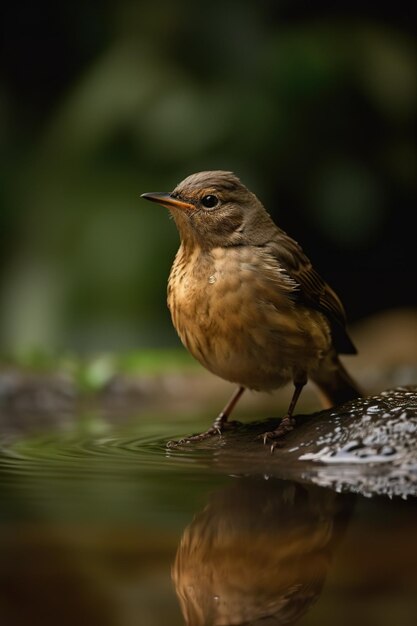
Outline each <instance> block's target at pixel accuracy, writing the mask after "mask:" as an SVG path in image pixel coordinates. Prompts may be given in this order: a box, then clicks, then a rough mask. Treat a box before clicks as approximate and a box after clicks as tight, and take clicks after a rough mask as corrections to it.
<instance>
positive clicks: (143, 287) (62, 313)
mask: <svg viewBox="0 0 417 626" xmlns="http://www.w3.org/2000/svg"><path fill="white" fill-rule="evenodd" d="M410 8H411V5H410ZM3 29H4V33H3V41H4V50H3V55H2V64H3V72H2V79H1V88H0V125H1V131H2V132H1V149H0V150H1V151H0V154H1V161H2V168H1V172H2V174H1V181H2V184H1V190H0V194H1V196H0V202H1V209H0V233H1V246H0V301H1V309H0V341H1V344H0V345H1V351H2V353H3V355H9V356H10V355H11V356H19V355H25V354H28V353H31V352H33V351H42V352H46V353H54V352H55V353H56V352H60V351H63V350H72V351H75V352H78V353H90V352H93V351H100V350H115V351H124V350H130V349H141V348H143V347H150V346H151V347H154V346H155V347H157V346H175V345H178V340H177V338H176V335H175V332H174V330H173V329H172V327H171V323H170V319H169V314H168V311H167V309H166V304H165V292H166V281H167V276H168V272H169V268H170V265H171V262H172V258H173V256H174V254H175V251H176V249H177V245H178V237H177V233H176V230H175V227H174V224H173V223H172V221H170V220H169V219H168V215H167V213H166V211H165V210H164V209H162V208H160V207H157V206H155V205H150V204H148V203H145V202H143V201H142V200H140V198H139V196H140V194H141V193H143V192H145V191H165V190H170V189H172V188H173V187H174V186H175V185H176V183H177V182H178V181H179V180H181V179H182V178H184V177H185V176H187V175H188V174H190V173H192V172H195V171H198V170H202V169H228V170H233V171H234V172H236V173H237V174H238V175H239V176H240V177H241V179H242V180H243V182H245V183H246V184H247V185H248V186H249V187H250V188H251V189H252V190H253V191H255V192H256V193H257V195H258V196H259V197H260V198H261V199H262V200H263V201H264V203H265V205H266V206H267V208H268V209H269V210H270V212H271V213H272V214H273V216H274V218H275V219H276V221H277V222H278V223H279V225H280V226H281V227H283V228H284V229H285V230H287V231H288V232H289V233H290V234H291V235H292V236H293V237H294V238H295V239H297V240H298V241H300V242H301V243H302V245H303V247H304V249H305V251H306V252H307V254H308V255H309V256H310V258H311V259H312V260H313V262H314V263H315V265H316V266H317V268H318V269H319V271H320V272H321V273H322V275H323V276H324V277H325V278H326V279H327V280H328V281H329V282H330V283H331V284H332V285H333V286H334V288H335V289H336V290H337V291H338V293H339V294H340V295H341V297H342V299H343V301H344V302H345V305H346V308H347V311H348V316H349V319H350V320H351V321H357V320H360V319H361V318H364V317H366V316H368V315H370V314H372V313H375V312H377V311H381V310H385V309H391V308H396V307H409V306H413V305H415V304H416V289H415V282H416V281H415V245H416V244H415V228H414V227H413V226H411V216H412V214H413V212H414V207H415V197H416V176H415V174H416V150H415V143H414V137H413V131H414V130H415V116H416V98H417V78H416V77H417V72H416V65H417V63H416V50H415V40H414V23H413V21H412V19H411V15H410V11H409V8H408V5H407V3H394V4H391V5H390V7H389V10H388V9H384V8H383V6H378V5H377V4H374V6H372V4H371V3H369V4H366V3H358V4H356V3H355V2H344V1H342V2H337V3H334V2H320V1H318V2H315V3H311V2H297V1H293V2H274V1H272V0H271V1H264V2H257V3H255V2H253V1H249V0H240V1H234V2H233V1H226V2H225V1H220V0H212V1H211V2H206V3H199V2H195V3H191V2H186V1H185V0H178V1H176V2H169V1H167V0H152V1H149V0H145V1H143V2H133V1H131V0H119V1H118V2H101V3H86V2H81V0H73V2H71V3H69V2H61V3H55V4H52V3H51V4H47V3H44V2H42V1H40V2H29V1H28V0H23V1H21V2H19V3H11V2H8V3H7V4H6V8H5V13H4V18H3Z"/></svg>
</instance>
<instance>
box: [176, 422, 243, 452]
mask: <svg viewBox="0 0 417 626" xmlns="http://www.w3.org/2000/svg"><path fill="white" fill-rule="evenodd" d="M239 424H240V422H236V421H233V422H228V421H226V420H222V419H221V416H219V417H218V418H217V419H216V420H215V421H214V423H213V425H212V426H210V428H209V429H208V430H206V431H204V432H203V433H197V434H196V435H189V436H188V437H184V438H183V439H179V440H178V441H174V440H173V441H168V443H167V444H166V445H167V448H178V447H179V446H183V445H187V444H189V443H195V442H199V441H204V440H205V439H211V437H216V436H217V437H221V436H222V434H223V433H224V432H225V431H226V430H234V429H235V428H236V427H237V426H239Z"/></svg>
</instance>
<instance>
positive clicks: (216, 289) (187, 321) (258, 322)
mask: <svg viewBox="0 0 417 626" xmlns="http://www.w3.org/2000/svg"><path fill="white" fill-rule="evenodd" d="M215 278H216V274H215V273H213V274H211V275H210V276H208V279H207V281H204V284H203V287H204V288H201V284H202V281H198V282H196V283H195V284H194V282H193V281H192V280H191V279H190V280H189V281H188V282H187V281H183V284H182V286H181V288H179V289H176V290H175V292H174V293H173V294H172V295H171V298H169V307H170V309H171V314H172V319H173V323H174V326H175V328H176V330H177V332H178V334H179V336H180V338H181V340H182V342H183V344H184V345H185V346H186V348H187V349H188V350H189V352H191V354H192V355H193V356H194V357H195V358H196V359H197V360H198V361H200V363H201V364H202V365H204V367H206V368H207V369H208V370H210V371H211V372H213V373H214V374H216V375H217V376H220V377H221V378H223V379H225V380H228V381H231V382H235V383H237V384H239V385H242V386H244V387H248V388H250V389H257V390H269V389H276V388H278V387H280V386H282V385H284V384H286V383H287V382H289V381H290V380H292V379H293V378H294V372H295V371H297V370H298V369H300V365H301V369H306V371H308V370H309V369H311V368H312V367H313V365H314V363H316V362H317V358H318V354H319V352H320V350H322V349H323V348H324V347H325V341H324V340H323V337H322V333H321V332H319V333H316V334H318V336H319V338H320V339H322V340H321V341H316V340H315V339H314V332H313V333H312V332H309V325H310V326H312V330H314V324H313V323H310V320H309V316H310V312H309V311H307V310H304V312H303V310H302V309H300V308H297V309H295V307H294V306H293V303H292V301H291V300H290V299H288V297H287V296H285V297H284V296H282V297H279V295H277V289H276V286H275V285H273V286H269V285H268V288H269V289H271V294H270V296H271V297H270V298H268V291H267V289H266V288H265V286H262V285H259V284H257V283H256V282H253V281H248V280H247V281H242V277H241V276H240V278H239V274H238V273H236V272H234V273H232V274H231V275H230V276H228V280H227V281H223V283H222V281H221V280H219V281H217V279H215ZM226 285H227V287H226ZM271 287H273V289H272V288H271Z"/></svg>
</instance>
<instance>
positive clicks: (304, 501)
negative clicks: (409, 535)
mask: <svg viewBox="0 0 417 626" xmlns="http://www.w3.org/2000/svg"><path fill="white" fill-rule="evenodd" d="M354 502H355V500H354V496H351V495H349V494H337V493H335V492H333V491H332V490H330V489H321V488H319V487H315V486H313V485H301V484H297V483H296V482H290V481H283V480H278V479H274V478H272V477H271V478H270V479H269V480H267V481H265V480H262V479H258V478H253V477H240V478H238V479H235V480H234V481H232V482H231V483H230V484H229V486H227V487H226V488H223V489H221V490H219V491H217V492H214V493H212V494H211V495H210V499H209V501H208V503H207V504H206V506H205V507H204V509H203V510H202V511H200V512H199V513H197V514H196V515H195V516H194V519H193V520H192V522H191V523H190V525H189V526H188V527H187V528H186V529H185V531H184V532H183V535H182V537H181V542H180V544H179V546H178V550H177V554H176V558H175V562H174V564H173V567H172V578H173V582H174V585H175V590H176V592H177V595H178V599H179V602H180V606H181V610H182V613H183V615H184V619H185V622H186V624H187V626H208V625H210V626H230V625H232V624H233V625H234V626H237V625H239V626H266V625H269V626H272V625H275V626H278V625H279V624H281V625H282V624H286V625H287V626H290V625H291V624H295V623H298V621H299V620H300V618H301V616H302V615H304V614H305V613H306V612H307V611H308V610H309V609H310V608H311V606H312V605H313V604H314V603H315V602H316V601H317V599H318V598H319V597H320V594H321V591H322V588H323V584H324V582H325V579H326V576H327V574H328V571H329V569H330V567H331V564H332V559H333V556H334V553H335V551H336V550H337V547H338V545H339V543H340V541H341V540H342V538H343V536H344V534H345V531H346V529H347V527H348V524H349V521H350V518H351V514H352V511H353V507H354Z"/></svg>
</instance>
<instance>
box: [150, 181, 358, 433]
mask: <svg viewBox="0 0 417 626" xmlns="http://www.w3.org/2000/svg"><path fill="white" fill-rule="evenodd" d="M144 197H145V198H147V199H149V200H152V201H155V202H159V203H160V204H162V205H163V206H167V207H168V208H169V209H170V211H171V213H172V215H173V217H174V220H175V222H176V225H177V228H178V231H179V233H180V237H181V245H180V248H179V250H178V253H177V255H176V257H175V261H174V264H173V267H172V270H171V274H170V277H169V282H168V306H169V309H170V311H171V316H172V321H173V324H174V326H175V328H176V330H177V332H178V334H179V336H180V338H181V340H182V342H183V344H184V345H185V346H186V348H187V349H188V350H189V351H190V352H191V354H192V355H193V356H194V357H195V358H196V359H197V360H198V361H200V363H201V364H202V365H204V367H206V368H207V369H208V370H210V371H211V372H213V373H214V374H216V375H217V376H220V377H221V378H224V379H226V380H229V381H231V382H234V383H237V384H238V385H239V387H240V388H242V389H243V388H250V389H255V390H259V391H263V390H271V389H276V388H278V387H281V386H282V385H284V384H286V383H288V382H290V381H293V382H294V384H295V386H296V392H295V395H294V397H293V401H292V403H291V405H290V409H289V417H291V414H292V411H293V409H294V406H295V402H296V400H297V398H298V395H299V393H300V391H301V388H302V386H303V385H304V384H305V383H306V381H307V379H308V378H311V379H312V380H313V381H314V382H316V384H317V385H318V386H319V388H320V389H321V390H322V392H323V393H324V395H325V396H326V398H327V405H331V404H333V403H340V402H344V401H346V400H349V399H352V398H354V397H357V396H358V395H360V394H359V391H358V390H357V388H356V385H355V384H354V383H353V381H352V380H351V379H350V377H349V376H348V374H347V373H346V370H345V369H344V368H343V366H342V365H341V363H340V361H339V359H338V358H337V354H338V353H354V352H355V351H356V350H355V348H354V346H353V344H352V342H351V340H350V338H349V336H348V334H347V332H346V329H345V323H346V317H345V312H344V309H343V306H342V304H341V302H340V300H339V298H338V297H337V295H336V294H335V293H334V291H333V290H332V289H331V288H330V287H329V286H328V285H327V283H326V282H325V281H324V280H323V279H322V278H321V277H320V276H319V274H318V273H317V272H316V271H315V270H314V268H313V267H312V265H311V263H310V261H309V259H308V258H307V257H306V256H305V254H304V253H303V251H302V249H301V247H300V246H299V245H298V244H297V243H296V242H295V241H294V240H293V239H291V237H289V236H288V235H287V234H286V233H285V232H284V231H282V230H281V229H280V228H278V226H276V224H275V223H274V222H273V221H272V219H271V217H270V216H269V214H268V213H267V212H266V211H265V209H264V207H263V205H262V204H261V202H260V201H259V200H258V198H257V197H256V196H255V195H254V194H253V193H251V192H250V191H249V190H248V189H247V188H246V187H245V186H244V185H242V183H241V182H240V180H239V179H238V178H237V177H236V176H235V175H234V174H232V173H231V172H223V171H213V172H200V173H198V174H193V175H191V176H189V177H188V178H186V179H185V180H184V181H182V182H181V183H180V184H179V185H178V186H177V187H176V188H175V189H174V191H173V192H172V193H171V194H152V193H151V194H144ZM213 202H215V205H214V206H212V207H206V206H205V203H207V204H211V203H213ZM229 409H230V407H229V406H228V407H226V409H225V411H223V413H222V414H220V416H219V418H218V419H217V422H216V427H217V430H219V428H221V427H224V425H225V421H226V419H227V417H228V414H229V413H230V410H229ZM209 432H210V431H209ZM267 438H271V439H272V438H274V437H273V433H268V437H267Z"/></svg>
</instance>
